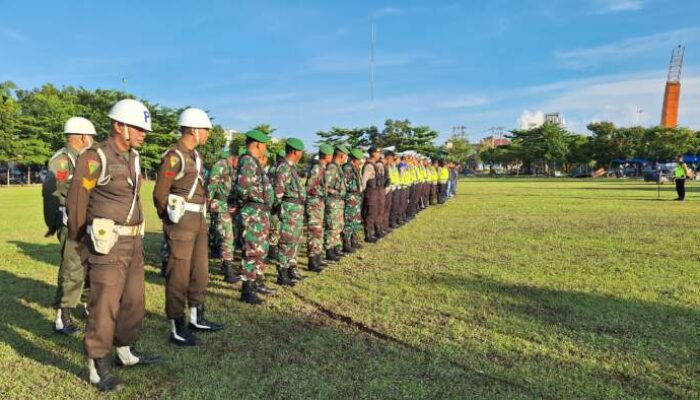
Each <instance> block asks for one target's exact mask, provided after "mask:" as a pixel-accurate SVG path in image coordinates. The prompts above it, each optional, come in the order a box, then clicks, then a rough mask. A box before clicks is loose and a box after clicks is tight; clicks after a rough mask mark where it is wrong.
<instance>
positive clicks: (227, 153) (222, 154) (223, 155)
mask: <svg viewBox="0 0 700 400" xmlns="http://www.w3.org/2000/svg"><path fill="white" fill-rule="evenodd" d="M230 156H231V151H230V150H229V149H227V148H226V149H222V150H221V152H220V153H219V158H229V157H230Z"/></svg>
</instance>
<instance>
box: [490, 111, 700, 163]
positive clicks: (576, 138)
mask: <svg viewBox="0 0 700 400" xmlns="http://www.w3.org/2000/svg"><path fill="white" fill-rule="evenodd" d="M587 128H588V130H589V131H590V132H591V134H590V135H578V134H573V133H571V132H569V131H568V130H567V129H566V128H564V127H562V126H560V125H557V124H551V123H546V124H544V125H542V126H540V127H536V128H532V129H528V130H518V129H516V130H512V131H510V134H508V135H506V137H508V138H509V139H510V140H511V144H509V145H505V146H499V147H492V146H488V145H485V146H481V147H482V148H481V149H480V151H479V157H480V158H481V160H482V161H483V162H484V163H486V164H494V163H498V164H502V165H506V166H508V167H510V168H514V169H518V170H519V171H522V172H523V173H526V174H527V173H544V174H553V173H554V171H555V170H563V171H565V172H568V171H569V170H570V169H571V168H572V167H574V166H577V165H585V166H589V167H597V168H605V169H610V168H611V166H612V164H613V163H614V162H615V161H619V162H623V161H631V160H635V159H636V160H638V161H644V162H648V163H650V164H654V163H657V162H668V161H672V160H673V159H674V157H675V156H676V155H678V154H686V155H687V154H692V155H697V154H698V153H700V136H699V135H700V132H699V131H694V130H692V129H688V128H683V127H679V128H663V127H659V126H655V127H641V126H633V127H618V126H615V124H613V123H611V122H595V123H591V124H589V125H588V126H587Z"/></svg>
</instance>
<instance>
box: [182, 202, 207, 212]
mask: <svg viewBox="0 0 700 400" xmlns="http://www.w3.org/2000/svg"><path fill="white" fill-rule="evenodd" d="M185 211H190V212H195V213H201V214H204V212H205V211H206V205H205V204H195V203H185Z"/></svg>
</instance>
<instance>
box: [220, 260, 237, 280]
mask: <svg viewBox="0 0 700 400" xmlns="http://www.w3.org/2000/svg"><path fill="white" fill-rule="evenodd" d="M225 263H226V272H225V276H224V281H225V282H227V283H237V282H238V281H240V280H241V274H240V273H239V271H238V269H237V268H236V267H235V266H234V265H233V262H231V261H226V262H225Z"/></svg>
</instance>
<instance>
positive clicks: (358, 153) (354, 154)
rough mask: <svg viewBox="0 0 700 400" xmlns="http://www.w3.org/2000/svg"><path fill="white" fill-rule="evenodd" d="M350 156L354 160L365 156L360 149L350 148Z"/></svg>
mask: <svg viewBox="0 0 700 400" xmlns="http://www.w3.org/2000/svg"><path fill="white" fill-rule="evenodd" d="M350 156H351V157H352V158H354V159H356V160H362V159H363V158H365V153H363V152H362V150H360V149H352V151H351V152H350Z"/></svg>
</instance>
